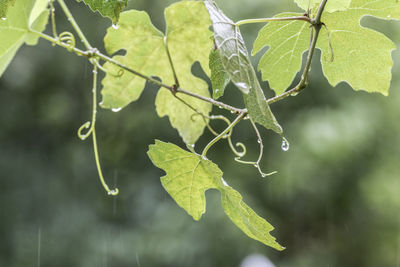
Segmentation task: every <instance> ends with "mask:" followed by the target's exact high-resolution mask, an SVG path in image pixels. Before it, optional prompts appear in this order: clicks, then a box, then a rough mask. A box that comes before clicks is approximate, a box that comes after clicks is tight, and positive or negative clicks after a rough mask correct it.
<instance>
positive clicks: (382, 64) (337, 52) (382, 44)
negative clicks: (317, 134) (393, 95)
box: [317, 0, 400, 95]
mask: <svg viewBox="0 0 400 267" xmlns="http://www.w3.org/2000/svg"><path fill="white" fill-rule="evenodd" d="M367 15H370V16H375V17H379V18H382V19H400V2H398V1H392V0H380V1H376V0H353V1H352V3H351V5H350V8H349V9H347V10H346V11H344V12H335V13H326V14H324V15H323V17H322V21H323V22H324V23H325V24H326V26H327V28H328V29H329V31H330V42H331V45H332V47H333V53H334V54H333V55H334V58H333V60H332V59H331V51H330V48H329V41H328V35H327V33H326V30H325V29H324V28H323V29H322V32H321V37H320V39H319V41H318V43H317V46H318V47H319V48H320V49H321V50H322V56H321V62H322V69H323V72H324V75H325V76H326V77H327V79H328V81H329V83H330V84H331V85H332V86H336V85H337V84H338V83H340V82H341V81H345V82H347V83H348V84H349V85H350V86H351V87H353V89H354V90H365V91H368V92H379V93H381V94H383V95H388V93H389V87H390V81H391V78H392V73H391V69H392V66H393V60H392V57H391V52H392V50H394V49H395V48H396V46H395V45H394V43H393V42H392V41H391V40H390V39H389V38H387V37H386V36H385V35H383V34H381V33H379V32H377V31H375V30H371V29H368V28H365V27H361V26H360V20H361V18H363V17H364V16H367Z"/></svg>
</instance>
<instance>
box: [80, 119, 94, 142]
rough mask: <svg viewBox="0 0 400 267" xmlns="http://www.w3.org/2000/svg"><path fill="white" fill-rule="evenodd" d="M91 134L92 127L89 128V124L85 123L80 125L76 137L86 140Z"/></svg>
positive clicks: (88, 122)
mask: <svg viewBox="0 0 400 267" xmlns="http://www.w3.org/2000/svg"><path fill="white" fill-rule="evenodd" d="M85 129H89V130H88V131H87V132H86V133H83V130H85ZM92 132H93V127H91V122H90V121H87V122H85V123H84V124H82V126H81V127H79V129H78V137H79V138H80V139H81V140H86V139H87V138H88V137H89V136H90V135H91V134H92Z"/></svg>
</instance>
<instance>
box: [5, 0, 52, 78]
mask: <svg viewBox="0 0 400 267" xmlns="http://www.w3.org/2000/svg"><path fill="white" fill-rule="evenodd" d="M47 5H48V0H17V1H16V2H15V4H14V6H12V7H10V8H9V10H8V14H7V19H5V20H3V19H1V20H0V76H1V75H2V74H3V72H4V70H5V69H6V68H7V66H8V64H9V63H10V62H11V60H12V59H13V57H14V56H15V53H16V52H17V51H18V49H19V48H20V47H21V46H22V45H23V44H24V43H25V44H28V45H36V44H37V41H38V36H37V35H35V34H33V33H31V32H30V31H31V30H35V31H38V32H41V31H43V30H44V28H45V26H46V24H47V21H48V16H49V12H48V9H47Z"/></svg>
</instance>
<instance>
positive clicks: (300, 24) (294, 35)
mask: <svg viewBox="0 0 400 267" xmlns="http://www.w3.org/2000/svg"><path fill="white" fill-rule="evenodd" d="M300 15H301V14H298V13H282V14H279V15H277V16H275V17H294V16H300ZM309 33H310V29H309V24H308V23H307V22H305V21H298V20H292V21H277V22H272V23H268V24H267V25H266V26H264V27H263V28H262V29H261V30H260V31H259V32H258V36H257V39H256V40H255V42H254V46H253V51H252V54H253V55H255V54H256V53H258V52H260V51H261V50H262V49H263V48H264V47H265V46H269V49H268V51H267V52H266V53H265V54H264V55H263V56H262V57H261V59H260V62H259V64H258V70H260V71H261V73H262V79H263V80H268V82H269V86H270V87H271V89H273V90H274V91H275V93H276V94H277V95H279V94H281V93H283V92H284V91H285V90H286V89H287V88H288V87H289V85H290V84H291V83H292V81H293V79H294V77H295V76H296V73H297V72H298V71H299V70H300V68H301V59H302V54H303V52H304V51H306V50H307V49H308V47H309V43H310V37H309Z"/></svg>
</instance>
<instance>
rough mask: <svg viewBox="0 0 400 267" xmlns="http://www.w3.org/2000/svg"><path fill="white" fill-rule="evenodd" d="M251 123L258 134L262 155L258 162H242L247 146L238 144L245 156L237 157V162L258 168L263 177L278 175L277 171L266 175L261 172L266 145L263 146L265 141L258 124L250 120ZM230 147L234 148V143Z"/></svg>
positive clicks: (260, 154) (259, 156)
mask: <svg viewBox="0 0 400 267" xmlns="http://www.w3.org/2000/svg"><path fill="white" fill-rule="evenodd" d="M250 122H251V125H252V126H253V128H254V131H255V132H256V135H257V142H258V143H259V145H260V153H259V155H258V159H257V161H245V160H241V158H242V157H243V156H244V155H246V146H244V145H243V144H242V143H236V146H240V147H242V149H243V152H242V154H243V155H238V156H237V157H235V161H237V162H239V163H242V164H248V165H253V166H254V167H255V168H257V170H258V172H259V173H260V175H261V176H262V177H267V176H270V175H273V174H276V173H277V171H273V172H270V173H265V172H263V171H262V170H261V167H260V162H261V159H262V156H263V153H264V144H263V140H262V137H261V134H260V132H259V131H258V128H257V126H256V124H255V123H254V121H253V120H252V119H250ZM230 146H231V148H232V147H233V145H232V143H230Z"/></svg>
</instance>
